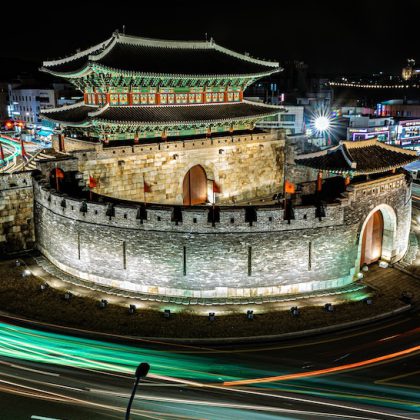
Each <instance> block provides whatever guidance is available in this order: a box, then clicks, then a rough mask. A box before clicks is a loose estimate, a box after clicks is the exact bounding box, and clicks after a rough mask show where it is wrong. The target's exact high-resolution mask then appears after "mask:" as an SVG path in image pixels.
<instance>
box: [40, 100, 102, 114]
mask: <svg viewBox="0 0 420 420" xmlns="http://www.w3.org/2000/svg"><path fill="white" fill-rule="evenodd" d="M82 106H89V107H92V108H97V106H96V105H90V104H86V103H84V102H83V101H80V102H76V103H75V104H70V105H63V106H59V107H56V108H47V109H43V110H42V111H41V114H42V115H44V114H48V113H53V112H61V111H67V110H69V109H76V108H80V107H82Z"/></svg>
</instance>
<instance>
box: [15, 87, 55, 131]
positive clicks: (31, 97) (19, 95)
mask: <svg viewBox="0 0 420 420" xmlns="http://www.w3.org/2000/svg"><path fill="white" fill-rule="evenodd" d="M55 106H56V98H55V91H54V89H53V88H50V87H47V86H45V87H43V86H36V85H35V84H30V85H18V86H14V85H9V116H10V118H13V119H15V120H19V121H23V122H24V123H25V124H29V125H31V126H33V125H37V124H40V122H41V119H40V117H39V115H40V113H41V110H44V109H48V108H54V107H55Z"/></svg>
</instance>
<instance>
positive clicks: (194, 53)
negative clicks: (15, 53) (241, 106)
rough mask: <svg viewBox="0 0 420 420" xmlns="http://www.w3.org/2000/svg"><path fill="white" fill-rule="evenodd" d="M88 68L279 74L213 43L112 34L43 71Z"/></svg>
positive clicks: (276, 67) (50, 63)
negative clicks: (99, 66)
mask: <svg viewBox="0 0 420 420" xmlns="http://www.w3.org/2000/svg"><path fill="white" fill-rule="evenodd" d="M89 64H92V65H94V64H99V65H101V66H105V67H106V68H109V69H114V70H121V71H126V72H136V73H144V74H165V75H190V76H202V75H205V76H217V75H239V76H240V75H254V74H265V73H273V72H276V71H279V70H280V68H279V64H278V63H276V62H270V61H265V60H259V59H255V58H252V57H249V56H248V55H245V54H239V53H236V52H234V51H231V50H228V49H226V48H223V47H221V46H219V45H217V44H216V43H214V42H213V41H191V42H188V41H165V40H153V39H147V38H139V37H134V36H128V35H122V34H114V35H113V37H112V38H111V39H110V40H107V41H105V42H103V43H102V44H99V45H97V46H95V47H92V48H90V49H89V50H86V51H82V52H79V53H77V54H74V55H73V56H71V57H68V58H65V59H61V60H55V61H46V62H44V64H43V70H46V71H48V72H52V73H55V74H60V73H62V74H63V75H65V74H66V73H72V72H76V71H79V70H82V69H84V68H87V67H88V66H89Z"/></svg>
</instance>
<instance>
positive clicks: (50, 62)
mask: <svg viewBox="0 0 420 420" xmlns="http://www.w3.org/2000/svg"><path fill="white" fill-rule="evenodd" d="M113 39H114V35H113V36H112V37H111V38H108V39H107V40H105V41H102V42H100V43H99V44H96V45H94V46H92V47H90V48H87V49H86V50H83V51H80V52H77V53H76V54H72V55H70V56H68V57H65V58H60V59H58V60H47V61H44V62H43V63H42V65H43V66H45V67H50V66H51V67H53V66H58V65H60V64H64V63H68V62H69V61H74V60H77V59H78V58H82V57H85V56H87V55H89V54H91V53H93V52H95V51H98V50H100V49H105V48H106V46H107V45H109V43H111V42H112V40H113Z"/></svg>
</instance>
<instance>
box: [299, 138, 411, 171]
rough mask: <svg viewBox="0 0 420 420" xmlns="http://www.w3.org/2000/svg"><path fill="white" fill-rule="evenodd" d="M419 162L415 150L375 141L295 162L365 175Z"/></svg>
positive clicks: (353, 143) (341, 146)
mask: <svg viewBox="0 0 420 420" xmlns="http://www.w3.org/2000/svg"><path fill="white" fill-rule="evenodd" d="M417 159H418V156H417V153H416V152H415V151H413V150H406V149H402V148H399V147H395V146H390V145H388V144H384V143H381V142H379V141H378V140H377V139H376V138H374V139H369V140H361V141H342V142H340V144H339V145H338V146H335V147H331V148H329V149H327V150H323V151H321V152H315V153H309V154H305V155H300V156H297V157H296V158H295V162H296V163H297V164H298V165H303V166H308V167H310V168H314V169H319V170H324V171H330V172H334V173H353V174H354V175H364V174H372V173H380V172H386V171H390V170H392V169H396V168H400V167H402V166H405V165H407V164H408V163H410V162H414V161H416V160H417Z"/></svg>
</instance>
